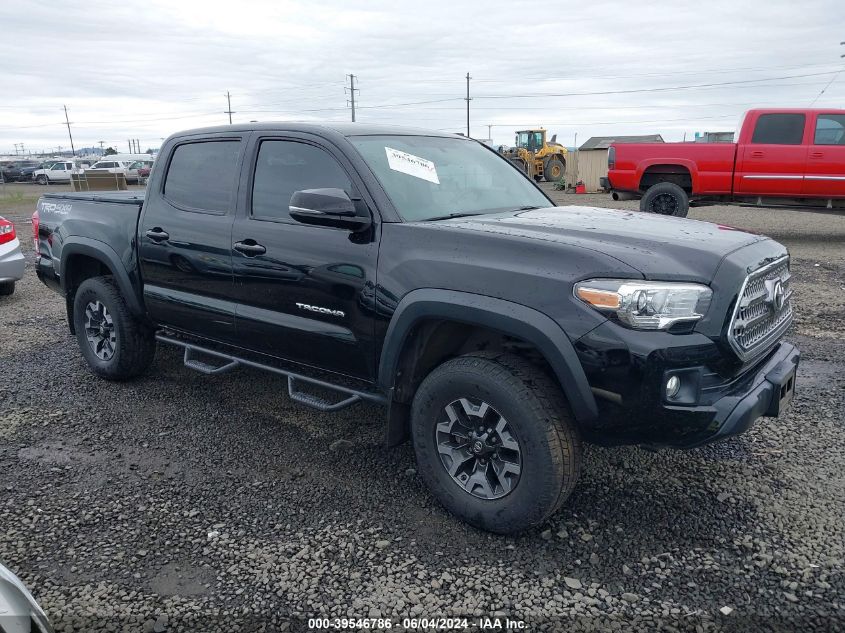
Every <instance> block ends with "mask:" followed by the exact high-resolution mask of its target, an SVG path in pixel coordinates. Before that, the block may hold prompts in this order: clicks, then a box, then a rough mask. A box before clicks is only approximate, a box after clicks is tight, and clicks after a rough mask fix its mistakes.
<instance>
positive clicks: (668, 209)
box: [640, 182, 689, 218]
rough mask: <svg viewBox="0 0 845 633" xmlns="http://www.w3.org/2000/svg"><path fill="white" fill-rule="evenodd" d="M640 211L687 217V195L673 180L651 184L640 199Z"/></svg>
mask: <svg viewBox="0 0 845 633" xmlns="http://www.w3.org/2000/svg"><path fill="white" fill-rule="evenodd" d="M640 211H645V212H647V213H658V214H660V215H674V216H675V217H678V218H685V217H687V212H689V196H687V192H686V191H684V190H683V189H681V188H680V187H679V186H678V185H676V184H675V183H674V182H659V183H657V184H656V185H652V186H651V187H649V188H648V190H647V191H646V192H645V195H644V196H643V197H642V198H641V199H640Z"/></svg>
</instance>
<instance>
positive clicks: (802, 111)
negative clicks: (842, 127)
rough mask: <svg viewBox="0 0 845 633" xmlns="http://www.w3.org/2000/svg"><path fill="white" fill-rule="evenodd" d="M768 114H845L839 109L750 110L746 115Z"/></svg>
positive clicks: (844, 111)
mask: <svg viewBox="0 0 845 633" xmlns="http://www.w3.org/2000/svg"><path fill="white" fill-rule="evenodd" d="M752 112H753V113H757V112H769V113H772V114H792V113H795V114H845V110H842V109H841V108H751V109H750V110H746V113H749V114H750V113H752Z"/></svg>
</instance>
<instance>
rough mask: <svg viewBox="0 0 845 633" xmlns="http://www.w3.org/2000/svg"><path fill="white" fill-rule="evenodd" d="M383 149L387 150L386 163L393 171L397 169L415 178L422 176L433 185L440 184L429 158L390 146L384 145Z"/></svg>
mask: <svg viewBox="0 0 845 633" xmlns="http://www.w3.org/2000/svg"><path fill="white" fill-rule="evenodd" d="M384 151H385V152H387V165H388V166H389V167H390V168H391V169H392V170H393V171H399V172H402V173H403V174H408V175H409V176H414V177H415V178H422V179H423V180H427V181H428V182H433V183H434V184H435V185H439V184H440V179H439V178H438V177H437V169H436V168H435V167H434V163H432V162H431V161H430V160H426V159H425V158H420V157H419V156H414V155H413V154H409V153H408V152H402V151H400V150H398V149H393V148H392V147H385V148H384Z"/></svg>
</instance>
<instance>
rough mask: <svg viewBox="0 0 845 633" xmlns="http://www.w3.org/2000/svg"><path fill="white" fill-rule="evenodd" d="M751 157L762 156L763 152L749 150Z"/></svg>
mask: <svg viewBox="0 0 845 633" xmlns="http://www.w3.org/2000/svg"><path fill="white" fill-rule="evenodd" d="M751 158H763V152H751Z"/></svg>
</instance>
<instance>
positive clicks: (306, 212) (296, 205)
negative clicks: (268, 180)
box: [289, 189, 372, 231]
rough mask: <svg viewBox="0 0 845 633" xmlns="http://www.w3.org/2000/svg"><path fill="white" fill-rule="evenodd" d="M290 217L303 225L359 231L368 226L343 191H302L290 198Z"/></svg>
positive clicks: (366, 220)
mask: <svg viewBox="0 0 845 633" xmlns="http://www.w3.org/2000/svg"><path fill="white" fill-rule="evenodd" d="M289 211H290V217H292V218H293V219H294V220H296V221H297V222H302V223H303V224H313V225H316V226H332V227H335V228H341V229H348V230H350V231H360V230H362V229H365V228H367V227H368V226H370V224H371V223H372V221H371V220H370V218H369V216H364V215H359V214H358V210H357V209H356V208H355V203H354V202H353V201H352V200H351V199H350V198H349V196H348V195H347V194H346V192H345V191H344V190H343V189H303V190H302V191H296V192H294V194H293V195H292V196H291V198H290V206H289Z"/></svg>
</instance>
